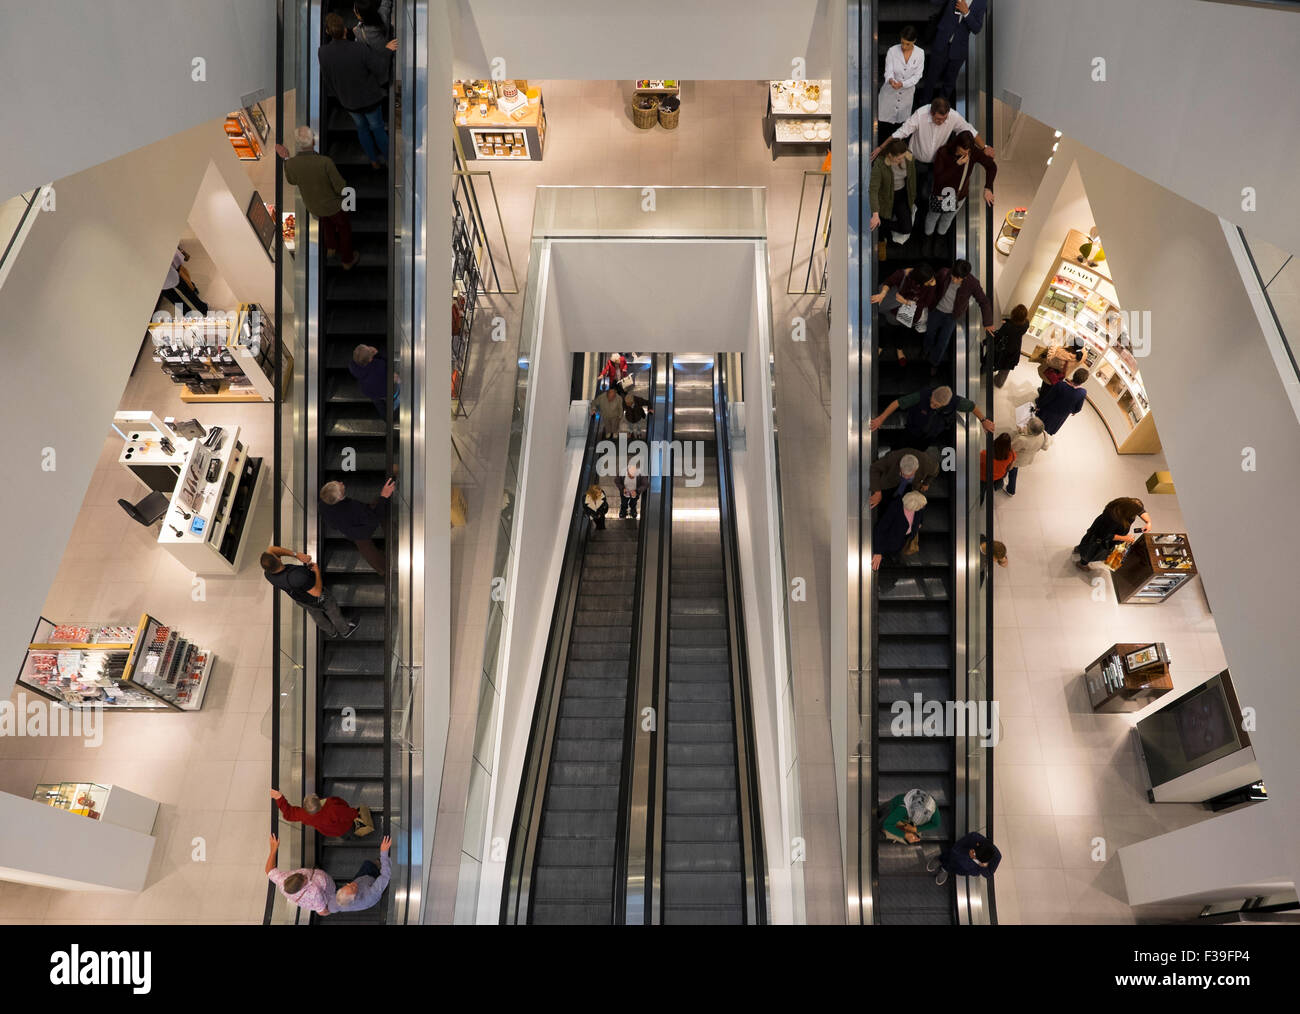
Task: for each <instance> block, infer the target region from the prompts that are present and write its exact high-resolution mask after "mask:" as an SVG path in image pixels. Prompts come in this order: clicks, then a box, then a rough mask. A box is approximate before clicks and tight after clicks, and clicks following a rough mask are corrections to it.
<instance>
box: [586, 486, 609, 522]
mask: <svg viewBox="0 0 1300 1014" xmlns="http://www.w3.org/2000/svg"><path fill="white" fill-rule="evenodd" d="M582 513H583V514H585V515H586V516H587V520H588V521H590V522H591V523H592V524H593V525H595V526H596V531H598V532H603V531H604V530H605V515H606V514H608V513H609V498H608V497H606V496H605V491H604V490H603V489H601V488H600V483H596V482H593V483H592V484H591V485H590V486H588V487H587V495H586V496H585V497H583V498H582Z"/></svg>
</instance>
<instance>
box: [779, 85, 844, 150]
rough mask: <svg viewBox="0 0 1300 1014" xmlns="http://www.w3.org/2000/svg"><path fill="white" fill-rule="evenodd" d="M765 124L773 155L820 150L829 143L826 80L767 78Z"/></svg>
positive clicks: (828, 86)
mask: <svg viewBox="0 0 1300 1014" xmlns="http://www.w3.org/2000/svg"><path fill="white" fill-rule="evenodd" d="M765 126H766V130H767V132H768V137H769V138H770V147H771V149H772V157H773V158H774V159H775V158H776V157H777V156H778V155H782V154H790V155H799V154H811V153H813V152H817V153H820V152H822V151H824V150H825V148H826V146H827V145H829V144H830V143H831V83H830V81H829V80H825V81H798V80H789V81H769V82H768V84H767V116H766V124H765Z"/></svg>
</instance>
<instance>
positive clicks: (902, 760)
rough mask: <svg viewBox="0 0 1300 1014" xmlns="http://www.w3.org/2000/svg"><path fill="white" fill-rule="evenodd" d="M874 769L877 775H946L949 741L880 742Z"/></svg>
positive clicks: (893, 739) (950, 748)
mask: <svg viewBox="0 0 1300 1014" xmlns="http://www.w3.org/2000/svg"><path fill="white" fill-rule="evenodd" d="M878 754H879V756H878V757H877V769H878V770H879V771H880V773H881V774H907V775H913V776H915V775H917V773H918V772H936V773H950V772H951V771H952V760H953V758H952V740H946V739H910V740H904V739H895V738H893V737H890V738H888V739H884V740H881V742H880V749H879V751H878Z"/></svg>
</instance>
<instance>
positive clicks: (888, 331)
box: [871, 263, 939, 366]
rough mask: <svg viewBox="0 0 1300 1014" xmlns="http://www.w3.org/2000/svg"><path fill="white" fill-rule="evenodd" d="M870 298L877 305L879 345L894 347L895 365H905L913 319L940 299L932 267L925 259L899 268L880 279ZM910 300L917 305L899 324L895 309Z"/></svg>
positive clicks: (919, 316)
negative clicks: (908, 318) (909, 317)
mask: <svg viewBox="0 0 1300 1014" xmlns="http://www.w3.org/2000/svg"><path fill="white" fill-rule="evenodd" d="M871 301H872V302H873V303H877V304H879V305H880V347H881V348H882V349H893V350H894V352H895V354H896V355H897V356H898V365H899V366H906V365H907V356H906V355H904V354H903V346H904V345H905V344H906V343H907V342H908V340H909V339H912V334H911V332H913V331H914V330H915V328H916V323H915V322H916V321H919V320H921V319H923V315H924V314H925V312H926V311H927V310H929V309H930V308H931V307H932V306H934V305H935V304H936V303H937V302H939V288H938V286H937V285H935V283H934V268H933V267H931V266H930V265H929V264H924V263H923V264H918V265H917V266H916V267H914V268H899V269H898V270H897V271H895V272H894V273H893V274H892V275H890V276H889V277H888V278H886V279H885V280H884V281H883V282H882V283H881V285H880V291H879V292H877V293H876V294H875V295H874V296H872V297H871ZM909 303H910V304H912V305H914V306H915V307H916V309H915V311H914V314H913V317H912V320H913V323H912V324H900V323H899V322H898V311H899V310H900V309H901V308H902V307H903V306H904V305H906V304H909ZM918 333H919V332H918ZM913 340H915V339H913Z"/></svg>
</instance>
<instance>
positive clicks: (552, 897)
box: [532, 864, 614, 905]
mask: <svg viewBox="0 0 1300 1014" xmlns="http://www.w3.org/2000/svg"><path fill="white" fill-rule="evenodd" d="M532 889H533V892H534V896H535V898H536V899H537V900H538V901H541V902H542V903H543V904H554V903H555V902H578V903H580V904H582V905H610V904H612V902H613V900H614V877H613V870H612V869H611V868H610V867H603V866H542V865H540V864H539V865H538V867H537V870H536V871H535V873H534V875H533V888H532Z"/></svg>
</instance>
